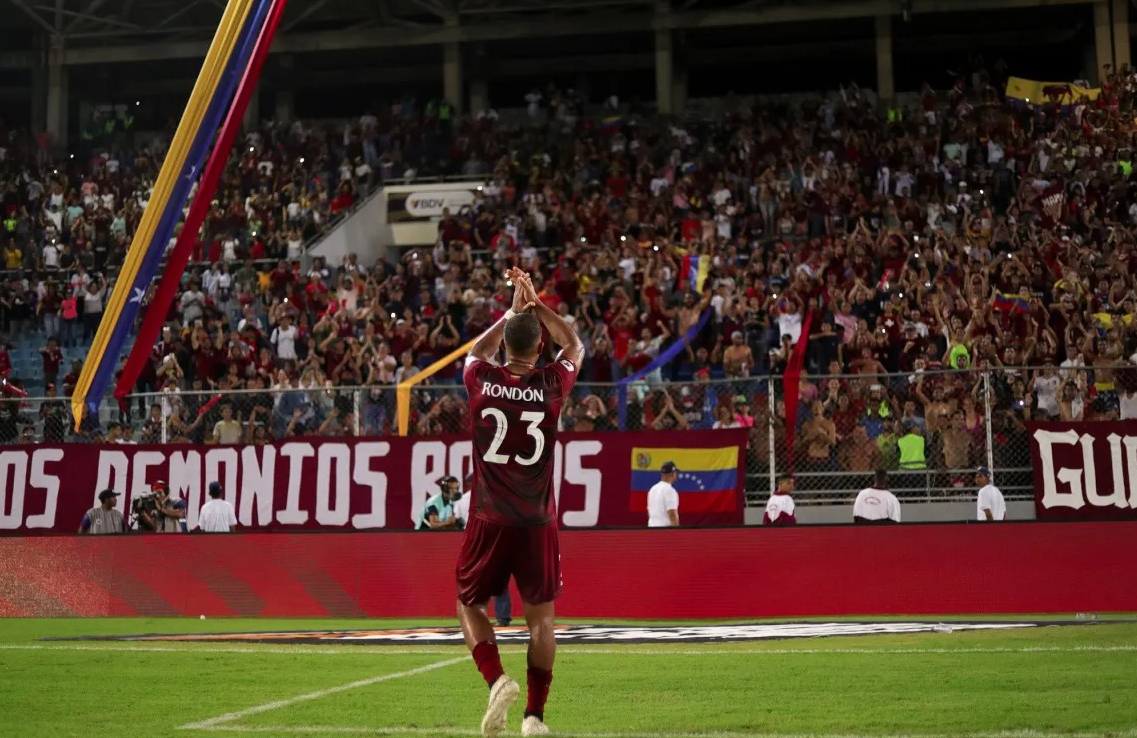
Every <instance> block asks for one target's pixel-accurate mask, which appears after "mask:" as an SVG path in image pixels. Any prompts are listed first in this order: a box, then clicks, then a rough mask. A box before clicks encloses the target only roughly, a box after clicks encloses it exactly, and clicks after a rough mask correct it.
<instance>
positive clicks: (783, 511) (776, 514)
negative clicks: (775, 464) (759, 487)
mask: <svg viewBox="0 0 1137 738" xmlns="http://www.w3.org/2000/svg"><path fill="white" fill-rule="evenodd" d="M793 492H794V478H793V475H791V474H786V475H784V476H783V477H782V478H781V479H779V480H778V488H777V489H776V490H774V494H772V495H770V499H769V501H768V502H766V512H765V513H763V514H762V525H797V518H796V517H795V516H794V498H793V497H792V496H791V495H793Z"/></svg>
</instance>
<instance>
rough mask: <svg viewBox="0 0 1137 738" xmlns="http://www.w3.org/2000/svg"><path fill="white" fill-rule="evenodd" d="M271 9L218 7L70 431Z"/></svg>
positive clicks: (118, 344)
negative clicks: (211, 34) (220, 11)
mask: <svg viewBox="0 0 1137 738" xmlns="http://www.w3.org/2000/svg"><path fill="white" fill-rule="evenodd" d="M271 6H272V0H230V2H229V3H228V5H227V6H226V8H225V13H224V15H223V17H222V20H221V24H220V25H219V26H218V29H217V33H216V35H215V36H214V39H213V43H212V45H211V46H210V49H209V52H208V54H207V55H206V58H205V62H204V64H203V66H202V70H201V74H200V75H199V76H198V79H197V83H196V84H195V86H194V90H193V92H192V93H191V95H190V99H189V102H188V103H187V105H186V110H185V113H184V115H183V116H182V120H181V123H180V124H179V125H178V130H177V132H176V133H175V134H174V138H173V141H172V142H171V144H170V150H169V152H168V153H167V155H166V159H165V161H164V162H163V164H162V170H161V172H160V173H159V175H158V179H157V180H156V181H155V185H154V195H153V197H152V198H151V200H150V205H149V206H148V207H147V209H146V212H145V213H144V214H143V216H142V221H141V222H140V223H139V226H138V231H137V232H136V233H135V236H134V240H133V242H132V243H131V246H130V250H129V251H128V252H127V255H126V261H125V263H124V264H123V267H122V270H121V271H120V273H119V276H118V280H117V282H116V284H115V289H114V291H113V292H112V293H111V295H110V298H109V300H108V301H107V307H106V310H105V311H104V313H103V319H102V322H101V323H100V324H99V330H98V332H97V333H96V334H95V340H94V342H93V343H92V345H91V349H90V351H89V353H88V356H87V362H86V363H85V364H84V367H83V372H82V373H81V374H80V376H79V382H78V385H77V386H76V388H75V392H74V394H73V397H72V411H73V413H74V416H75V423H76V427H78V425H79V424H80V422H81V419H82V416H83V413H84V411H85V410H87V409H90V410H91V411H95V410H97V408H98V404H99V401H100V400H101V399H102V396H103V394H104V392H105V391H106V389H107V386H108V385H109V383H110V381H111V379H112V378H113V375H114V370H115V367H116V366H117V365H118V359H119V355H120V354H121V352H122V348H123V345H124V344H125V342H126V339H127V338H128V336H129V334H130V331H131V329H132V328H133V327H134V321H135V319H136V318H137V316H138V312H139V310H140V309H141V307H142V301H143V299H144V298H145V296H146V292H147V290H148V289H149V287H150V283H151V282H152V281H153V279H154V276H155V275H156V274H157V271H158V268H159V267H160V265H161V259H162V255H163V254H164V252H165V250H166V245H167V244H168V242H169V238H170V233H171V232H172V231H173V228H174V226H175V225H176V223H177V221H178V220H180V218H181V213H182V208H183V206H184V204H185V202H186V199H187V198H188V196H189V191H190V188H191V187H192V185H193V182H194V181H196V179H197V175H198V174H199V172H200V169H201V166H202V163H203V162H204V159H205V156H206V155H207V154H208V151H209V146H210V144H211V142H212V141H213V139H214V136H215V134H216V130H217V127H218V125H219V124H220V121H221V118H222V117H223V115H224V112H225V110H226V109H227V108H228V105H229V102H230V99H231V98H232V95H233V87H234V86H235V84H236V80H237V79H239V78H240V74H241V72H242V71H243V69H244V66H245V65H247V63H248V58H249V54H251V50H252V45H253V41H255V39H256V37H257V36H258V35H259V33H260V28H261V27H262V26H263V24H264V21H265V18H266V16H267V13H268V10H269V9H270V7H271Z"/></svg>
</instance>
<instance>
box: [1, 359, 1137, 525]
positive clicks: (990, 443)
mask: <svg viewBox="0 0 1137 738" xmlns="http://www.w3.org/2000/svg"><path fill="white" fill-rule="evenodd" d="M1123 374H1124V376H1123ZM1134 376H1137V367H1133V366H1126V367H1117V368H1103V367H1083V366H1075V367H1065V368H1056V367H1047V368H1040V369H1022V368H1013V369H1004V368H1000V369H995V370H989V371H980V370H971V371H925V372H916V373H908V374H891V375H880V376H877V375H865V374H859V375H847V376H824V377H809V378H806V379H805V380H804V381H803V384H802V386H801V388H800V391H799V395H800V401H799V413H798V417H797V418H796V419H795V422H794V427H795V432H794V441H793V449H792V450H793V458H794V462H793V463H794V466H793V473H794V475H795V477H796V478H797V491H796V493H795V499H797V501H798V504H807V505H808V504H835V503H848V502H849V501H850V500H851V499H852V497H853V496H855V494H856V492H857V491H858V490H860V489H861V488H863V487H866V486H868V485H869V484H870V482H871V476H872V473H873V472H874V471H875V470H876V469H878V468H884V469H887V470H889V471H890V472H892V474H893V491H894V492H896V494H897V495H898V496H899V497H900V498H901V499H902V500H904V501H910V502H933V501H960V500H965V499H968V500H969V499H972V497H973V494H974V485H973V481H974V472H975V469H976V468H977V467H980V466H986V467H989V468H990V469H992V470H993V472H994V474H995V478H996V480H997V483H998V485H999V487H1000V488H1001V489H1002V491H1003V493H1004V495H1005V496H1006V498H1007V499H1008V500H1029V499H1033V498H1034V491H1033V485H1032V475H1031V467H1030V443H1029V437H1028V435H1027V432H1026V427H1025V422H1026V421H1028V420H1031V419H1043V420H1058V419H1063V420H1095V419H1098V420H1107V419H1117V418H1118V417H1120V414H1121V413H1120V410H1121V408H1120V404H1121V400H1120V399H1119V396H1118V391H1117V386H1118V385H1119V384H1120V385H1124V386H1126V387H1131V388H1133V389H1137V382H1133V378H1134ZM304 381H305V382H307V384H306V385H305V386H303V387H284V388H282V387H265V388H264V389H252V390H239V391H226V392H204V391H198V392H194V391H174V392H163V393H154V394H137V395H133V396H131V397H129V398H127V400H126V401H125V402H124V403H122V404H121V405H120V404H119V403H118V402H116V401H114V400H111V399H108V400H105V401H104V402H103V403H102V405H101V407H100V410H99V412H98V413H97V414H94V415H92V416H90V417H89V418H87V419H86V420H85V421H84V424H83V426H82V429H81V430H80V431H79V432H78V433H75V432H73V431H72V429H71V418H70V410H69V403H68V402H67V401H66V400H61V399H56V398H13V399H9V400H5V401H0V428H18V429H19V437H18V438H0V443H7V442H16V441H28V442H35V441H42V442H47V443H58V442H62V441H79V442H90V441H106V440H112V441H126V442H141V443H174V442H177V443H187V442H188V443H199V444H207V443H213V442H217V441H227V442H240V443H258V442H264V441H267V440H274V439H283V438H287V437H290V436H300V435H348V436H383V435H393V434H395V433H396V418H395V408H396V391H395V387H394V386H393V385H383V386H379V385H375V386H362V387H337V386H330V385H317V384H316V383H315V382H314V381H313V380H312V379H311V378H310V377H309V378H306V379H305V380H304ZM455 381H456V377H454V376H451V377H450V378H448V379H436V380H435V381H434V382H433V383H424V384H421V385H418V386H415V387H414V388H413V390H412V398H411V419H410V435H414V436H434V435H446V434H465V433H468V432H469V429H470V422H471V420H470V417H469V414H468V409H467V405H466V394H465V390H464V389H463V388H462V387H461V386H460V385H457V384H454V382H455ZM616 398H617V385H615V384H589V383H578V384H577V385H576V387H575V389H574V390H573V392H572V394H571V396H569V397H568V398H567V399H566V400H565V402H564V405H563V407H562V411H561V416H560V419H559V428H560V429H561V430H577V431H588V432H598V433H604V432H609V431H616V430H617V428H618V417H617V416H618V409H617V407H616ZM627 402H628V404H627V407H626V424H627V430H630V431H638V430H658V431H664V432H673V433H681V432H682V431H683V430H684V429H687V428H714V427H723V426H726V427H739V426H742V427H747V428H749V429H750V438H749V447H748V450H747V455H746V490H747V494H748V498H749V500H750V501H751V503H757V502H759V501H764V500H765V498H766V496H767V495H768V494H769V492H770V490H771V489H772V488H773V486H774V485H775V483H776V480H777V478H778V476H779V475H781V474H784V473H787V472H789V471H790V469H789V457H790V450H791V449H790V442H789V434H788V426H789V423H788V422H787V419H786V416H785V388H784V387H783V385H782V378H781V377H779V376H775V377H745V378H733V379H706V378H701V379H698V380H691V381H680V382H644V383H637V384H634V385H632V386H631V388H630V391H629V392H628V400H627ZM4 413H9V414H14V415H15V416H16V417H15V418H14V419H13V420H11V421H10V422H7V423H5V422H4V420H5V416H4ZM226 413H228V414H229V417H231V419H232V420H235V421H237V423H238V424H239V425H238V426H237V428H239V431H237V433H236V437H233V436H232V434H233V433H234V430H233V428H234V426H233V425H232V424H228V425H227V426H223V428H222V430H221V431H219V429H218V422H219V421H221V420H222V419H223V417H224V416H225V414H226ZM116 424H121V425H122V429H121V430H119V429H117V428H116V427H115V425H116ZM219 432H223V433H224V434H225V437H224V438H222V437H221V436H219V435H217V434H218V433H219ZM120 434H123V435H120Z"/></svg>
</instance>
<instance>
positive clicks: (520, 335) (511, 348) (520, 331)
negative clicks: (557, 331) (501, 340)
mask: <svg viewBox="0 0 1137 738" xmlns="http://www.w3.org/2000/svg"><path fill="white" fill-rule="evenodd" d="M540 343H541V321H539V320H537V317H536V316H535V315H533V314H532V313H518V314H517V315H514V316H513V317H512V318H510V319H509V321H508V322H506V324H505V350H506V351H508V352H509V353H510V354H512V355H514V356H524V355H526V354H531V353H534V352H535V351H536V350H537V346H538V345H539V344H540Z"/></svg>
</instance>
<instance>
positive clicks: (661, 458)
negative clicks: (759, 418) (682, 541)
mask: <svg viewBox="0 0 1137 738" xmlns="http://www.w3.org/2000/svg"><path fill="white" fill-rule="evenodd" d="M738 456H739V451H738V447H737V446H725V447H719V448H659V447H656V448H648V447H639V446H637V447H635V448H633V449H632V459H631V463H632V489H631V493H632V494H631V511H632V512H634V513H645V512H647V492H648V490H649V489H651V487H652V485H653V484H655V483H656V482H658V481H659V468H660V467H661V466H663V464H664V462H667V461H672V462H674V463H675V465H676V466H677V467H679V474H678V475H677V478H676V480H675V491H676V492H678V493H679V514H680V515H683V514H685V513H716V512H731V511H733V510H736V509H738V498H739V495H738V490H739V488H740V487H741V485H742V475H741V473H740V470H739V467H738Z"/></svg>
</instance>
